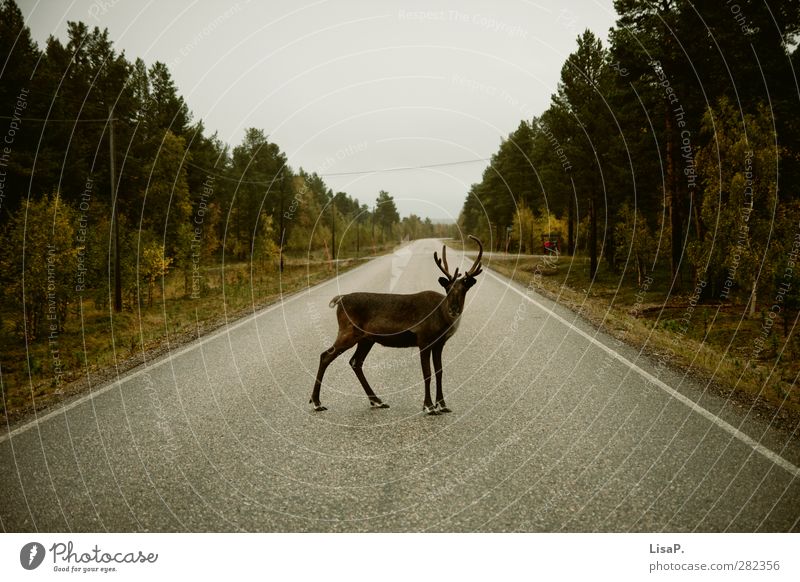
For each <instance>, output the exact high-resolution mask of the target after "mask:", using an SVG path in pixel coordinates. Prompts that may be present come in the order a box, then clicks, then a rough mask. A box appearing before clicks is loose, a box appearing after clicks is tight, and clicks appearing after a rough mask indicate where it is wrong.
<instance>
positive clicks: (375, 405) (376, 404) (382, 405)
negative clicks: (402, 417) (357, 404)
mask: <svg viewBox="0 0 800 582" xmlns="http://www.w3.org/2000/svg"><path fill="white" fill-rule="evenodd" d="M369 406H370V408H389V405H388V404H386V403H385V402H381V401H380V400H378V401H377V402H375V401H373V400H370V401H369Z"/></svg>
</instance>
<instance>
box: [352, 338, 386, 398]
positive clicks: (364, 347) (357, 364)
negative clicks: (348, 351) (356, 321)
mask: <svg viewBox="0 0 800 582" xmlns="http://www.w3.org/2000/svg"><path fill="white" fill-rule="evenodd" d="M374 345H375V342H374V341H372V340H368V339H364V340H361V341H360V342H358V347H357V348H356V353H355V354H353V357H352V358H350V367H351V368H353V372H355V373H356V378H358V381H359V382H361V386H363V387H364V392H366V393H367V398H369V404H370V406H372V407H373V408H389V405H388V404H384V403H383V402H382V401H381V399H380V398H378V397H377V396H376V395H375V393H374V392H373V391H372V388H371V387H370V385H369V382H367V377H366V376H365V375H364V370H363V369H362V365H363V364H364V360H365V359H366V357H367V354H369V351H370V350H371V349H372V346H374Z"/></svg>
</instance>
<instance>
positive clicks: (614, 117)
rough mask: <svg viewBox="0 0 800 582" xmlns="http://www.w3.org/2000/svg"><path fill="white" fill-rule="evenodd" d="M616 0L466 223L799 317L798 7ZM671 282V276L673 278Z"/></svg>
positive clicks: (498, 241) (503, 154)
mask: <svg viewBox="0 0 800 582" xmlns="http://www.w3.org/2000/svg"><path fill="white" fill-rule="evenodd" d="M768 4H769V5H767V3H764V2H762V1H761V0H736V2H732V1H727V2H726V1H719V0H713V1H706V0H699V1H698V0H695V1H692V2H689V1H686V0H616V1H615V2H614V7H615V9H616V11H617V21H616V26H615V27H614V28H613V29H612V30H611V31H610V34H609V42H608V45H604V44H603V43H602V42H601V40H600V39H598V37H597V36H596V35H595V34H594V33H592V32H591V31H589V30H587V31H585V32H584V33H583V34H581V35H580V36H579V38H578V39H577V48H576V49H575V51H574V52H573V53H572V54H570V55H569V57H568V58H567V59H566V62H564V64H563V67H562V70H561V78H560V82H559V84H558V87H557V91H556V93H555V94H554V95H552V99H551V103H550V106H549V108H548V109H547V110H546V111H544V112H543V113H542V114H541V115H539V116H538V117H536V118H534V119H525V120H522V121H521V122H520V124H519V127H518V128H517V129H516V130H515V131H513V132H512V133H511V134H510V135H509V136H508V138H507V139H505V140H504V141H503V143H502V144H501V146H500V148H499V150H498V151H497V152H496V153H495V154H494V156H493V158H492V160H491V165H490V166H489V167H487V168H486V170H485V171H484V173H483V177H482V180H481V181H480V183H477V184H473V185H472V187H471V189H470V191H469V194H468V196H467V199H466V201H465V203H464V206H463V210H462V213H461V216H460V220H459V222H460V225H461V227H462V229H463V230H465V231H467V232H475V233H477V234H478V235H480V236H482V237H484V238H485V239H486V240H489V239H491V240H492V246H493V247H494V248H495V249H496V250H500V249H508V250H510V251H514V252H516V251H519V252H522V253H541V250H540V249H541V248H542V243H541V241H542V238H541V237H542V235H544V234H550V233H552V234H554V235H555V236H559V237H560V238H561V252H562V253H566V254H568V255H574V254H576V253H580V254H582V255H586V256H588V257H589V260H588V261H587V263H588V269H587V272H586V277H587V278H588V280H593V279H594V277H595V275H596V274H597V272H598V269H608V270H609V271H610V272H614V273H617V274H618V275H619V276H622V277H623V278H628V277H630V278H632V279H633V280H634V281H635V280H636V279H637V278H638V281H639V284H640V285H642V284H643V281H645V280H646V279H647V278H648V275H649V274H652V273H653V272H659V273H666V274H667V275H668V276H667V277H666V280H667V281H668V282H671V287H670V288H671V289H672V290H673V291H675V292H680V291H681V290H684V291H685V290H691V289H699V290H700V293H699V295H701V299H702V300H710V299H714V300H716V301H726V300H734V299H736V300H738V301H740V302H741V303H742V304H744V305H747V306H748V311H749V312H750V313H755V311H756V309H757V306H758V307H759V308H761V307H762V306H764V305H766V306H767V308H768V307H769V305H772V304H777V305H778V308H777V309H776V310H775V311H776V312H777V311H781V310H783V311H784V312H785V313H784V315H785V314H786V313H787V312H789V311H790V310H791V311H792V312H795V313H796V310H797V307H798V297H800V295H798V290H799V289H800V279H799V278H798V273H797V270H796V269H795V265H796V261H797V258H798V251H800V222H799V221H800V209H798V192H799V191H800V190H798V186H797V184H798V183H799V182H798V179H800V160H799V159H798V155H800V123H799V122H798V115H797V113H798V111H800V109H798V105H799V104H800V92H799V91H798V82H797V78H796V72H797V70H798V65H800V50H798V48H797V34H798V32H799V31H800V5H798V3H797V2H770V3H768ZM668 284H669V283H668Z"/></svg>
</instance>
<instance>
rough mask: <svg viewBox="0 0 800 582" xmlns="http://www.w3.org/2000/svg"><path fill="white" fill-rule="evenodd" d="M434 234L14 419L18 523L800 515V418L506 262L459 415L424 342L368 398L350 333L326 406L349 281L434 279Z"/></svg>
mask: <svg viewBox="0 0 800 582" xmlns="http://www.w3.org/2000/svg"><path fill="white" fill-rule="evenodd" d="M436 248H438V247H437V243H436V242H435V241H431V240H427V241H418V242H416V243H413V244H412V245H410V246H408V247H405V248H404V249H402V250H400V251H398V252H397V253H395V254H394V255H390V256H386V257H382V258H379V259H376V260H374V261H371V262H369V263H367V264H365V265H363V266H361V267H359V268H357V269H355V270H353V271H350V272H348V273H345V274H343V275H342V276H340V277H338V278H337V279H335V280H332V281H329V282H327V283H324V284H322V285H318V286H316V287H313V288H311V289H308V290H307V291H305V292H302V293H300V294H297V295H294V296H290V297H287V298H286V299H285V300H284V301H283V302H282V303H281V304H279V305H275V306H272V307H270V308H267V309H265V310H263V311H261V312H259V313H257V314H256V315H254V316H252V317H250V318H248V319H246V320H243V321H240V322H237V323H235V324H232V325H230V326H229V327H227V328H225V329H223V330H221V331H218V332H216V333H214V334H212V335H210V336H207V337H205V338H203V339H202V340H200V341H197V342H195V343H193V344H190V345H188V346H185V347H183V348H181V349H178V350H176V351H174V352H173V353H172V354H171V355H169V356H168V357H164V358H161V359H160V360H157V361H155V362H153V363H152V364H151V365H149V366H147V367H146V368H140V369H137V370H135V371H133V372H131V373H129V374H127V375H125V376H123V377H121V378H120V379H119V380H118V381H117V382H115V383H114V384H112V385H109V386H104V387H96V388H95V392H94V394H93V395H92V397H84V398H82V399H80V400H77V401H75V402H73V403H72V404H71V405H69V406H68V407H67V408H65V409H63V410H60V411H55V412H54V413H51V414H49V415H47V416H45V417H40V419H39V421H38V422H35V423H31V424H27V425H23V426H21V427H18V428H17V429H16V430H15V431H14V432H12V433H11V435H10V437H8V436H5V437H0V438H2V440H1V441H0V491H2V495H0V525H1V526H2V529H3V530H5V531H31V530H39V531H106V530H108V531H175V530H177V531H242V530H243V531H548V532H551V531H562V530H565V531H746V532H755V531H798V530H800V469H798V464H800V445H799V441H798V438H796V437H795V438H791V436H790V435H787V434H785V433H782V432H780V431H779V430H776V429H773V428H772V427H770V426H769V425H768V423H767V422H766V421H765V420H762V419H760V418H750V416H752V415H750V416H748V415H747V412H748V411H747V410H746V409H742V408H740V407H737V406H735V405H733V404H732V403H730V402H726V401H725V400H723V399H721V398H719V397H716V396H713V395H711V394H708V393H705V392H704V390H703V386H700V385H696V384H694V383H692V382H691V381H689V380H688V379H687V378H684V377H682V376H681V375H680V374H678V373H671V372H664V371H663V370H661V371H659V369H658V368H657V366H656V365H655V363H654V362H652V361H650V360H648V359H647V358H645V357H644V356H640V355H639V354H638V353H637V352H636V351H635V350H633V349H631V348H628V347H625V346H620V345H618V342H616V341H615V340H613V339H612V338H610V337H608V336H605V335H604V334H602V333H597V332H596V331H595V330H594V329H593V328H591V327H590V326H589V325H587V324H585V323H584V322H582V321H581V320H580V319H578V318H577V317H576V316H575V315H574V314H573V313H571V312H569V311H567V310H565V309H562V308H560V307H559V306H557V305H554V304H553V303H552V302H550V301H548V300H546V299H544V298H543V297H541V296H539V295H536V294H535V293H533V292H532V291H530V290H528V289H526V288H525V287H522V286H518V285H515V284H509V283H508V282H507V280H505V279H502V278H501V277H499V276H497V275H495V274H494V273H493V272H491V271H487V272H485V273H484V274H482V275H480V276H479V278H478V279H479V283H478V285H476V286H475V287H474V288H473V289H472V290H471V291H470V293H469V295H468V296H467V306H466V309H465V313H464V315H463V316H462V320H461V325H460V327H459V329H458V332H457V333H456V334H455V336H454V337H453V338H451V339H450V341H449V343H448V345H447V347H446V348H445V351H444V389H445V397H446V399H447V403H448V405H449V406H450V408H451V409H453V413H452V414H446V415H441V416H426V415H423V414H422V399H423V390H422V374H421V371H420V364H419V358H418V354H417V352H416V351H415V350H412V349H390V348H384V347H380V346H376V347H375V349H373V351H372V353H371V354H370V356H369V358H368V359H367V361H366V364H365V372H366V375H367V377H368V378H369V380H370V382H371V384H372V386H373V388H375V390H376V392H377V393H378V395H379V396H380V397H381V398H382V399H383V400H384V401H385V402H387V403H388V404H390V406H391V408H389V409H386V410H371V409H370V408H369V406H368V402H367V399H366V396H365V395H364V393H363V391H362V389H361V386H360V385H359V383H358V381H357V379H356V377H355V375H354V374H353V372H352V370H351V369H350V367H349V366H348V365H347V359H348V358H349V352H348V354H345V355H344V356H342V357H340V358H339V359H338V360H337V361H336V362H334V363H333V364H332V365H331V367H330V368H329V369H328V373H327V375H326V379H325V380H326V381H325V385H324V386H323V390H322V402H323V404H325V405H326V406H327V407H328V409H329V410H328V411H327V412H322V413H314V412H312V411H311V407H310V405H309V404H308V399H309V395H310V392H311V388H312V384H313V379H314V374H315V372H316V367H317V363H318V358H319V353H320V352H321V351H322V350H323V349H326V348H327V347H328V346H329V345H330V343H331V342H332V340H333V338H334V336H335V334H336V318H335V316H334V311H333V310H331V309H329V308H328V302H329V300H330V299H331V297H332V296H333V295H336V294H339V293H345V292H350V291H355V290H370V291H389V290H391V291H394V292H415V291H420V290H423V289H436V288H437V282H436V281H437V277H438V276H439V272H438V270H437V269H436V267H435V265H434V262H433V258H432V252H433V250H435V249H436ZM458 257H460V255H459V254H458V253H456V252H455V251H451V252H450V262H451V266H452V267H453V268H454V267H455V263H456V262H457V259H458ZM469 264H471V261H468V260H466V259H465V260H464V264H463V266H462V270H463V268H465V267H468V266H469ZM695 403H697V404H695Z"/></svg>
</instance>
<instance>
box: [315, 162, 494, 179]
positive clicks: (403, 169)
mask: <svg viewBox="0 0 800 582" xmlns="http://www.w3.org/2000/svg"><path fill="white" fill-rule="evenodd" d="M489 160H490V158H473V159H471V160H460V161H458V162H442V163H440V164H427V165H424V166H399V167H397V168H382V169H379V170H357V171H353V172H330V173H327V174H318V175H319V176H353V175H355V174H381V173H383V172H402V171H405V170H424V169H427V168H441V167H444V166H458V165H461V164H472V163H474V162H488V161H489Z"/></svg>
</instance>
